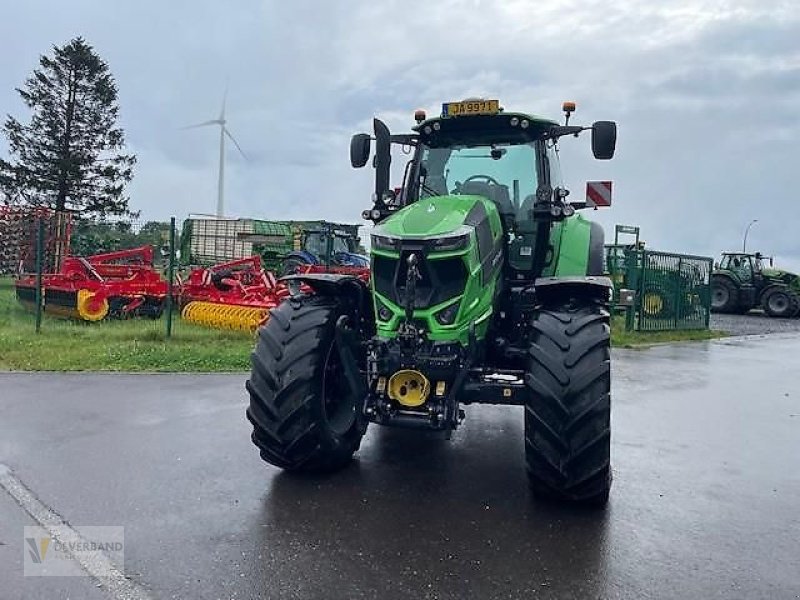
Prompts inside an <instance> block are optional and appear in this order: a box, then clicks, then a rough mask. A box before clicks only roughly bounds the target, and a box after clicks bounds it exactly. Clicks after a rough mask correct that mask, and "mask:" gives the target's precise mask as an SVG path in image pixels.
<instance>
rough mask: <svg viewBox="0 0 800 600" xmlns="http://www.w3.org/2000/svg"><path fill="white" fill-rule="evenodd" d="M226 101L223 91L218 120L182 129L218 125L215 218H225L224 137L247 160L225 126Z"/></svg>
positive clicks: (226, 93) (226, 95)
mask: <svg viewBox="0 0 800 600" xmlns="http://www.w3.org/2000/svg"><path fill="white" fill-rule="evenodd" d="M227 99H228V91H227V90H225V95H224V96H223V97H222V110H220V112H219V118H217V119H211V120H210V121H203V122H202V123H197V124H195V125H189V126H188V127H184V129H196V128H198V127H210V126H212V125H219V177H218V179H217V216H218V217H224V216H225V137H226V136H227V137H229V138H230V140H231V141H232V142H233V145H234V146H236V149H237V150H238V151H239V153H240V154H241V155H242V157H244V159H245V160H247V155H246V154H245V153H244V150H242V147H241V146H240V145H239V142H237V141H236V138H234V137H233V134H231V132H230V131H228V126H227V125H226V123H227V121H226V120H225V104H226V102H227Z"/></svg>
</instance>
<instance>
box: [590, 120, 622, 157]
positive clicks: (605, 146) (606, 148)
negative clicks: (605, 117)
mask: <svg viewBox="0 0 800 600" xmlns="http://www.w3.org/2000/svg"><path fill="white" fill-rule="evenodd" d="M616 146H617V124H616V123H615V122H614V121H595V122H594V123H592V154H594V157H595V158H596V159H598V160H609V159H610V158H613V157H614V149H615V148H616Z"/></svg>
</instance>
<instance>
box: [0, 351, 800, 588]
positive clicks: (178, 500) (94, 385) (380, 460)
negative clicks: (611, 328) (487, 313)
mask: <svg viewBox="0 0 800 600" xmlns="http://www.w3.org/2000/svg"><path fill="white" fill-rule="evenodd" d="M614 358H615V363H614V384H613V386H614V409H613V427H614V429H613V460H614V471H615V484H614V488H613V489H612V495H611V501H610V504H609V506H608V508H607V509H606V510H605V511H587V510H576V509H570V508H563V507H558V506H548V505H542V504H539V503H536V502H535V501H533V500H532V498H531V497H530V494H529V492H528V489H527V486H526V481H525V473H524V464H523V456H522V414H521V411H520V410H519V409H512V408H503V407H471V408H468V409H467V420H466V422H465V426H464V427H463V428H462V429H461V430H459V431H458V432H457V433H456V435H455V436H454V438H453V440H451V441H449V442H448V441H445V440H443V439H440V438H438V437H435V436H431V435H420V434H419V433H416V432H407V431H394V430H381V429H378V428H373V429H371V430H370V431H369V432H368V435H367V438H366V439H365V443H364V444H363V445H362V449H361V451H360V452H359V454H358V460H357V461H355V462H354V463H353V465H352V466H351V467H349V468H348V469H347V470H345V471H344V472H342V473H340V474H338V475H336V476H334V477H329V478H308V477H296V476H290V475H287V474H282V473H281V472H279V471H278V470H276V469H274V468H272V467H269V466H267V465H265V464H264V463H262V462H261V461H260V459H259V458H258V453H257V452H256V450H255V448H254V447H252V446H251V445H250V441H249V434H250V428H249V425H248V424H247V422H246V421H245V418H244V407H245V402H246V398H245V393H244V389H243V383H244V379H245V376H244V375H206V376H192V375H113V374H105V375H103V374H0V463H2V464H4V465H7V466H8V467H9V468H10V469H11V471H10V473H9V474H8V475H7V477H6V479H5V481H6V485H10V484H9V483H8V482H9V481H16V482H19V483H20V484H21V485H24V486H25V488H26V489H27V490H29V491H30V493H31V494H32V495H34V496H35V497H36V498H37V499H38V501H39V502H41V503H42V504H44V505H46V506H47V507H49V509H50V510H52V511H54V513H57V514H58V515H60V516H61V517H63V519H65V520H66V521H68V522H69V523H71V524H72V525H76V526H80V525H122V526H124V527H125V564H124V570H125V573H126V575H127V576H128V577H129V578H130V581H131V590H132V591H131V590H128V591H126V590H121V589H120V588H119V586H117V587H113V586H111V587H112V591H108V590H106V589H104V588H102V587H98V585H99V584H98V583H97V582H95V581H94V580H92V579H91V578H77V577H76V578H54V577H53V578H42V577H23V576H22V557H23V553H22V550H23V549H22V537H23V536H22V526H23V525H26V524H33V522H34V521H33V519H32V518H31V516H30V515H28V514H27V513H26V512H25V511H24V510H23V508H21V507H20V506H19V504H18V503H17V502H16V501H15V500H14V499H12V497H11V495H9V494H8V493H6V492H5V491H3V490H2V489H0V589H1V590H2V592H1V593H0V597H2V598H3V599H4V600H5V599H17V598H26V599H34V598H66V597H70V598H79V599H84V598H86V599H90V600H91V599H94V598H103V597H128V598H148V597H149V598H192V599H200V598H203V599H204V598H321V599H322V598H324V599H330V598H415V599H418V598H481V599H483V598H487V599H488V598H581V599H583V598H798V597H800V595H799V594H800V510H798V498H800V468H798V459H799V458H800V382H798V373H800V337H798V336H795V337H787V336H772V337H770V338H765V339H760V340H734V339H729V340H722V341H717V342H711V343H696V344H689V345H676V346H661V347H656V348H651V349H648V350H639V351H635V350H626V351H616V352H615V353H614ZM12 477H13V479H10V478H12ZM125 594H129V595H127V596H126V595H125Z"/></svg>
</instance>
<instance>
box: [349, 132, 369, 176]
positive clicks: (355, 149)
mask: <svg viewBox="0 0 800 600" xmlns="http://www.w3.org/2000/svg"><path fill="white" fill-rule="evenodd" d="M369 150H370V137H369V134H368V133H357V134H355V135H354V136H353V137H352V139H351V140H350V164H351V165H353V168H354V169H360V168H361V167H363V166H364V165H365V164H367V161H368V160H369Z"/></svg>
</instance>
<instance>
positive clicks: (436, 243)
mask: <svg viewBox="0 0 800 600" xmlns="http://www.w3.org/2000/svg"><path fill="white" fill-rule="evenodd" d="M467 246H469V234H468V233H464V234H461V235H451V236H449V237H442V238H439V239H436V240H433V250H434V251H436V252H452V251H454V250H463V249H465V248H466V247H467Z"/></svg>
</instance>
